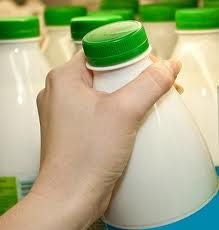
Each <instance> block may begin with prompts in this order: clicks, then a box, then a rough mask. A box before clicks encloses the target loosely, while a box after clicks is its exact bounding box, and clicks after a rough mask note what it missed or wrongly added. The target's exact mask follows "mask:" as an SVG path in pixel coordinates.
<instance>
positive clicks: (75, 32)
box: [71, 15, 123, 51]
mask: <svg viewBox="0 0 219 230" xmlns="http://www.w3.org/2000/svg"><path fill="white" fill-rule="evenodd" d="M122 20H123V18H122V17H121V16H119V15H106V16H103V15H100V16H98V15H94V16H84V17H78V18H73V19H72V20H71V36H72V39H73V42H74V43H75V45H76V50H77V51H78V50H80V49H81V47H82V38H83V37H84V36H85V35H86V34H87V33H88V32H90V31H92V30H93V29H96V28H98V27H100V26H103V25H106V24H109V23H112V22H116V21H122Z"/></svg>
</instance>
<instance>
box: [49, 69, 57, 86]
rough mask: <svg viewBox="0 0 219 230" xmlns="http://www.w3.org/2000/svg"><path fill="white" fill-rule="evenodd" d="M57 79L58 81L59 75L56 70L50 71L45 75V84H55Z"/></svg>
mask: <svg viewBox="0 0 219 230" xmlns="http://www.w3.org/2000/svg"><path fill="white" fill-rule="evenodd" d="M58 79H59V73H58V71H57V69H52V70H50V71H49V73H48V74H47V77H46V83H47V84H50V83H54V82H57V80H58Z"/></svg>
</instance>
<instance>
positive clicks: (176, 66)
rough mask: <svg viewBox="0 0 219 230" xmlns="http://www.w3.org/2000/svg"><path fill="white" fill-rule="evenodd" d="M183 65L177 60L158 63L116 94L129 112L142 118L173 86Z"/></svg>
mask: <svg viewBox="0 0 219 230" xmlns="http://www.w3.org/2000/svg"><path fill="white" fill-rule="evenodd" d="M180 68H181V64H180V62H179V61H177V60H169V61H158V62H156V63H154V64H152V65H151V66H149V67H148V68H147V69H146V70H145V71H144V72H142V73H141V74H140V76H139V77H138V78H137V79H135V80H134V81H132V82H131V83H129V84H128V85H126V86H125V87H123V88H122V89H120V90H119V91H118V92H116V96H117V99H118V100H119V101H120V104H122V105H123V106H125V108H126V109H127V112H129V113H130V112H132V113H133V114H134V115H136V116H137V117H138V118H140V119H141V118H142V117H143V116H144V114H145V113H146V112H147V111H148V110H149V109H150V108H151V106H152V105H153V104H154V103H155V102H156V101H157V100H158V99H159V98H160V97H161V96H162V95H163V94H165V93H166V92H167V91H168V90H169V89H170V88H171V86H172V85H173V83H174V81H175V79H176V77H177V74H178V73H179V71H180Z"/></svg>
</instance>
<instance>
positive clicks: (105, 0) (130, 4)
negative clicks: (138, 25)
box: [100, 0, 138, 12]
mask: <svg viewBox="0 0 219 230" xmlns="http://www.w3.org/2000/svg"><path fill="white" fill-rule="evenodd" d="M100 9H101V10H112V9H131V10H133V11H134V12H137V11H138V0H102V1H101V2H100Z"/></svg>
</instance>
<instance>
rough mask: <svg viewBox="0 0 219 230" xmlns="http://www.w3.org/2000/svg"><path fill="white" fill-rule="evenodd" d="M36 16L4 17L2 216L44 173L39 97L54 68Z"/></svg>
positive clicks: (0, 46) (0, 33)
mask: <svg viewBox="0 0 219 230" xmlns="http://www.w3.org/2000/svg"><path fill="white" fill-rule="evenodd" d="M39 35H40V33H39V21H38V19H37V18H35V17H25V18H5V19H0V60H1V62H0V70H1V79H0V107H1V112H0V127H1V131H0V215H1V214H3V213H4V212H5V211H7V209H8V208H10V207H11V206H13V205H14V204H15V203H16V202H17V201H18V200H20V199H22V198H23V196H24V195H26V194H27V193H28V191H29V190H30V188H31V186H32V184H33V181H34V179H35V178H36V176H37V174H38V169H39V160H40V130H39V129H40V128H39V119H38V113H37V108H36V95H37V93H38V92H39V90H41V89H42V88H43V86H44V85H45V76H46V73H47V72H48V70H49V66H48V64H47V62H46V60H45V59H44V57H43V55H42V53H41V50H40V48H39Z"/></svg>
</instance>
